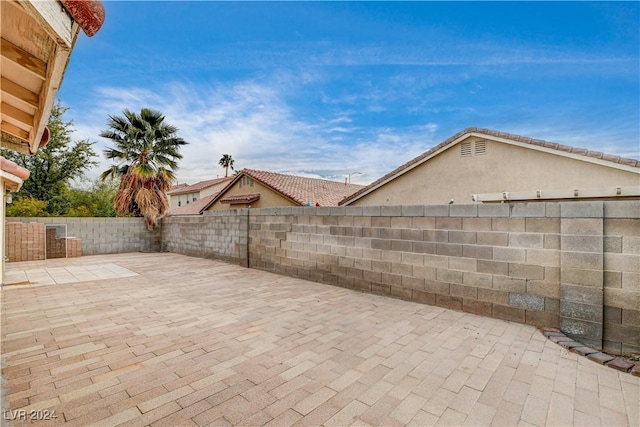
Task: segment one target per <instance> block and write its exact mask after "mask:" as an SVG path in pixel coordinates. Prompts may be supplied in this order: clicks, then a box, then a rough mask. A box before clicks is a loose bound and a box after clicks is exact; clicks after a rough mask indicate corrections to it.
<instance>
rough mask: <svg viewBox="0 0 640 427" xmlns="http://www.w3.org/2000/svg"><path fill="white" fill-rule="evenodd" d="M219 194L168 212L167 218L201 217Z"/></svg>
mask: <svg viewBox="0 0 640 427" xmlns="http://www.w3.org/2000/svg"><path fill="white" fill-rule="evenodd" d="M218 194H220V193H214V194H210V195H208V196H206V197H203V198H201V199H198V200H196V201H195V202H191V203H188V204H186V205H184V206H179V207H177V208H173V209H170V210H169V211H167V214H166V216H180V215H200V214H202V211H204V210H205V208H206V207H207V206H208V205H209V202H211V201H212V200H213V199H214V198H215V197H216V196H217V195H218Z"/></svg>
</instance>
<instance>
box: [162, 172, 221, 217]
mask: <svg viewBox="0 0 640 427" xmlns="http://www.w3.org/2000/svg"><path fill="white" fill-rule="evenodd" d="M232 179H233V177H225V178H216V179H210V180H208V181H200V182H198V183H196V184H193V185H186V184H179V185H176V186H174V187H171V189H169V191H168V192H167V195H168V196H169V208H170V209H175V208H179V207H182V206H186V205H188V204H191V203H193V202H195V201H197V200H200V199H203V198H205V197H207V196H210V195H212V194H217V193H219V192H220V190H222V189H223V188H224V187H225V186H226V185H227V184H228V183H229V182H230V181H231V180H232Z"/></svg>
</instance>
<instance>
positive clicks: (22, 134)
mask: <svg viewBox="0 0 640 427" xmlns="http://www.w3.org/2000/svg"><path fill="white" fill-rule="evenodd" d="M0 127H1V128H2V131H3V132H7V133H10V134H11V135H13V136H15V137H16V138H20V139H21V140H23V141H24V142H28V141H29V136H30V135H29V132H27V131H26V130H24V129H20V128H19V127H18V126H16V125H14V124H11V123H9V122H5V121H4V120H3V121H2V124H0Z"/></svg>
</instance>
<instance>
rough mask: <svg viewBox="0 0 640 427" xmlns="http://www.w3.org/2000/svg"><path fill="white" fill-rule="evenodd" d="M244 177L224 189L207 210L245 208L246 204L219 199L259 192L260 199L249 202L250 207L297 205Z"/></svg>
mask: <svg viewBox="0 0 640 427" xmlns="http://www.w3.org/2000/svg"><path fill="white" fill-rule="evenodd" d="M245 178H246V179H241V180H239V181H237V182H236V183H234V184H233V186H232V187H231V188H229V189H228V190H227V191H225V193H224V195H223V196H222V197H221V198H220V199H219V200H216V202H215V203H214V204H213V205H211V206H210V207H209V209H207V210H209V211H221V210H229V209H241V208H247V207H248V205H247V204H241V203H240V204H233V205H232V204H229V203H222V202H221V201H220V200H224V199H225V198H227V197H232V196H242V195H246V194H258V193H259V194H260V199H259V200H257V201H255V202H252V203H251V208H252V209H257V208H271V207H286V206H297V205H296V204H295V203H294V202H293V201H291V200H289V199H287V198H286V197H282V196H281V195H280V194H278V193H276V192H275V191H273V190H272V189H271V188H269V187H267V186H266V185H263V184H261V183H260V182H258V181H256V180H255V179H252V178H250V177H248V176H247V177H245Z"/></svg>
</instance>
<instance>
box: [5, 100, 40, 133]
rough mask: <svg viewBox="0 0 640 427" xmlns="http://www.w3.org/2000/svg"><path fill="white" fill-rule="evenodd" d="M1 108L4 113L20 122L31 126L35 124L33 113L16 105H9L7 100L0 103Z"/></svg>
mask: <svg viewBox="0 0 640 427" xmlns="http://www.w3.org/2000/svg"><path fill="white" fill-rule="evenodd" d="M0 110H1V111H2V115H7V116H9V117H11V118H12V119H14V120H17V121H19V122H20V123H24V124H25V125H27V126H28V127H29V128H31V127H32V126H33V115H31V114H29V113H27V112H25V111H22V110H21V109H19V108H16V107H14V106H13V105H9V104H7V103H6V102H3V103H2V104H0Z"/></svg>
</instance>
